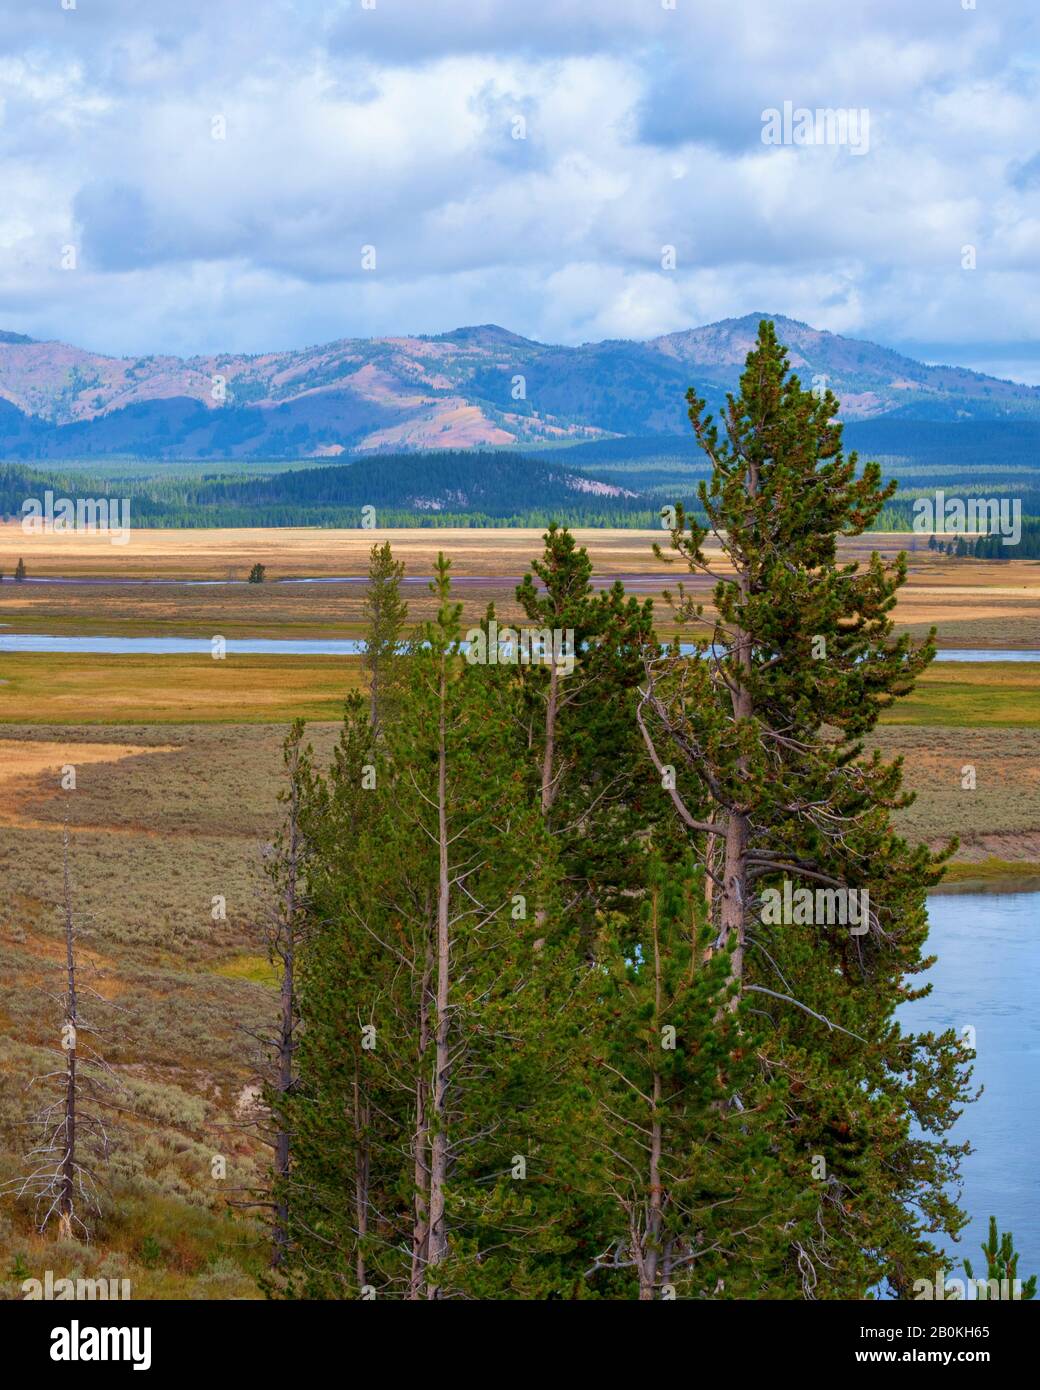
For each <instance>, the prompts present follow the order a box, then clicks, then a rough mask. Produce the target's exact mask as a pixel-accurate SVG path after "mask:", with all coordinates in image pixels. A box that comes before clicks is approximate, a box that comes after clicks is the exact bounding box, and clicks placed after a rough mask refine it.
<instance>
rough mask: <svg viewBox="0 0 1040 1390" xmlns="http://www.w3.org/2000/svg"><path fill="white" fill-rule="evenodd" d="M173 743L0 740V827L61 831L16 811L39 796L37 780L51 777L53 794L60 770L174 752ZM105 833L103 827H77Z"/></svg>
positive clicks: (175, 750)
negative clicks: (28, 800)
mask: <svg viewBox="0 0 1040 1390" xmlns="http://www.w3.org/2000/svg"><path fill="white" fill-rule="evenodd" d="M177 751H178V745H177V744H173V743H170V744H157V745H151V746H144V747H142V746H141V745H140V744H131V743H75V742H71V741H70V742H61V743H57V742H54V743H50V742H42V741H41V742H26V741H22V740H14V739H0V825H4V826H8V827H15V828H17V829H19V830H51V831H57V830H60V829H61V826H60V824H56V823H55V822H54V821H41V820H36V819H34V818H33V817H31V816H28V815H25V814H24V813H23V812H22V811H21V810H20V809H19V803H20V802H21V801H23V800H24V799H25V798H27V797H29V796H33V797H34V798H38V797H39V796H40V794H41V790H42V789H41V787H40V778H41V777H43V776H44V774H47V773H49V774H51V776H52V777H53V786H54V795H55V796H57V795H58V794H59V792H60V791H61V786H60V780H59V775H60V773H61V769H62V768H63V767H68V766H72V767H75V768H76V769H77V770H78V769H79V768H81V767H84V766H87V765H89V764H91V763H115V762H119V761H121V760H122V759H123V758H133V757H138V756H140V755H141V754H142V753H176V752H177ZM79 828H80V829H84V828H89V829H91V830H107V829H109V828H110V827H107V826H90V827H82V826H81V827H79Z"/></svg>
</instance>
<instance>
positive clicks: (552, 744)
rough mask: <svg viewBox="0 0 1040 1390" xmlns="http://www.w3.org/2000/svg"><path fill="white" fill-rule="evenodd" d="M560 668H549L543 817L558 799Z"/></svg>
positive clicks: (543, 759)
mask: <svg viewBox="0 0 1040 1390" xmlns="http://www.w3.org/2000/svg"><path fill="white" fill-rule="evenodd" d="M559 682H560V674H559V668H558V667H557V665H556V662H555V661H554V662H553V663H552V665H551V666H550V667H549V694H548V697H547V699H546V702H545V751H544V753H543V755H542V815H543V816H547V815H548V814H549V812H550V811H551V810H552V804H553V801H554V800H555V799H556V780H555V775H554V774H555V768H554V762H555V759H556V714H557V709H558V704H559V691H560V685H559Z"/></svg>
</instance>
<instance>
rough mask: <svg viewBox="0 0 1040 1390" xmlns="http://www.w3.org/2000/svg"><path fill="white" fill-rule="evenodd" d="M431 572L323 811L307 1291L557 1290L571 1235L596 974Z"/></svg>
mask: <svg viewBox="0 0 1040 1390" xmlns="http://www.w3.org/2000/svg"><path fill="white" fill-rule="evenodd" d="M432 587H433V588H434V592H435V595H436V598H437V601H438V610H437V616H436V619H435V620H434V621H433V622H431V623H428V624H424V625H423V626H422V627H420V629H419V630H418V632H417V633H416V634H415V637H414V639H413V641H412V643H411V645H410V647H409V654H408V659H407V661H406V662H405V663H403V676H402V685H401V699H400V701H399V702H398V704H397V706H396V712H395V713H394V714H393V715H392V716H391V717H388V718H387V719H386V721H385V723H384V725H383V732H382V737H381V740H380V745H379V748H378V749H377V750H376V752H374V753H373V752H372V751H371V749H370V744H369V742H368V738H367V732H368V731H367V729H366V728H365V727H364V724H363V716H362V713H361V710H360V707H359V705H358V704H357V702H355V703H354V704H353V706H352V707H351V708H350V709H349V710H348V720H347V723H346V724H345V726H344V734H343V738H342V740H341V745H340V752H339V755H338V758H337V761H336V763H335V764H334V766H333V769H332V771H331V775H330V777H329V779H328V781H327V782H325V783H323V784H322V785H321V786H319V787H318V788H317V789H316V792H315V800H314V803H313V807H312V810H311V812H310V813H309V815H308V821H307V824H308V826H309V827H311V829H310V830H309V834H310V835H311V836H312V837H313V838H312V843H313V845H314V863H313V865H312V867H311V871H310V876H309V883H308V889H309V895H310V904H311V911H312V913H313V916H314V920H315V923H316V930H315V933H314V935H313V936H312V937H309V939H308V946H307V950H306V952H305V961H304V965H303V983H302V987H301V1011H302V1015H303V1018H304V1022H305V1029H304V1033H303V1036H302V1040H301V1046H300V1052H299V1066H300V1084H299V1088H298V1095H297V1098H296V1100H295V1101H294V1102H293V1104H292V1107H291V1114H292V1120H293V1127H294V1130H295V1131H296V1133H297V1135H298V1136H299V1137H298V1138H297V1141H296V1162H295V1166H294V1174H293V1185H292V1192H293V1194H294V1197H293V1200H292V1201H291V1202H290V1212H291V1213H295V1226H294V1247H295V1250H296V1260H295V1264H294V1277H295V1281H296V1282H295V1287H296V1288H297V1289H299V1290H302V1291H304V1292H307V1293H309V1294H311V1295H312V1296H324V1297H329V1296H357V1295H358V1293H359V1292H360V1291H361V1290H362V1289H364V1288H366V1287H367V1288H370V1289H372V1290H374V1291H375V1293H376V1295H377V1296H391V1297H394V1296H396V1297H405V1298H412V1299H417V1298H441V1297H447V1296H452V1295H457V1294H465V1295H468V1296H480V1297H513V1296H521V1295H525V1294H526V1295H532V1296H538V1295H544V1294H545V1293H546V1292H550V1291H552V1290H553V1289H555V1288H558V1286H559V1281H560V1274H559V1261H560V1252H561V1248H563V1247H565V1246H566V1244H567V1241H568V1239H569V1238H568V1236H567V1234H566V1231H563V1232H562V1234H561V1232H560V1230H558V1229H557V1227H558V1226H559V1225H560V1223H559V1222H558V1221H557V1219H556V1212H557V1209H558V1207H559V1204H560V1203H561V1201H562V1200H563V1199H562V1197H561V1195H560V1194H561V1193H563V1192H564V1190H565V1188H566V1186H567V1185H568V1183H567V1180H566V1174H567V1173H568V1171H570V1172H571V1173H572V1177H571V1182H573V1181H575V1180H576V1170H577V1167H578V1163H579V1153H580V1145H579V1142H578V1138H577V1128H576V1127H577V1126H578V1124H579V1121H580V1115H581V1104H582V1099H581V1096H582V1085H581V1083H580V1080H579V1078H580V1069H579V1068H577V1067H576V1066H575V1065H573V1056H574V1051H575V1049H576V1047H577V1046H578V1045H579V1043H581V1040H582V1033H581V1029H580V1026H579V1020H578V1016H577V1012H576V1008H577V1006H576V1004H575V1003H574V1001H575V1000H576V999H579V998H581V997H582V995H583V992H587V989H588V986H589V984H590V982H591V980H592V975H591V972H590V971H589V970H588V968H587V966H586V965H585V962H584V961H583V960H581V958H580V955H579V953H578V952H577V949H576V945H575V939H574V936H573V933H569V932H568V931H566V930H565V929H563V928H561V927H560V926H559V925H558V923H557V915H558V914H557V913H556V910H555V905H554V903H553V900H552V887H551V874H550V872H549V866H550V864H551V846H550V845H549V843H548V841H547V840H546V838H545V836H544V833H543V831H542V827H541V821H540V815H539V812H538V808H537V807H536V806H534V805H531V804H529V799H528V797H527V780H526V765H525V764H524V763H523V762H520V761H518V760H517V759H516V758H515V757H514V756H513V749H512V748H511V746H510V745H509V744H508V743H507V742H505V741H503V740H502V739H501V738H500V737H499V736H498V733H497V726H496V717H498V716H501V715H503V714H505V715H506V716H508V711H507V710H506V711H503V709H502V704H501V700H502V692H501V690H500V689H499V687H498V686H497V684H496V683H495V682H494V681H493V680H489V679H488V672H489V668H487V667H478V666H473V665H471V664H469V663H467V662H465V661H464V660H463V659H462V658H461V655H460V642H461V632H460V627H459V616H460V606H459V605H458V604H456V603H455V602H454V601H453V600H452V598H451V592H450V583H449V564H448V562H447V561H446V560H444V559H443V557H441V558H439V559H438V564H437V571H436V579H435V582H434V585H433V586H432ZM359 774H360V776H359ZM344 841H349V844H350V853H349V857H348V856H347V855H345V854H344V853H343V852H342V847H343V845H344ZM565 1136H569V1142H567V1143H565V1142H564V1137H565ZM359 1158H360V1161H359ZM297 1193H298V1194H299V1200H297V1199H296V1196H295V1194H297Z"/></svg>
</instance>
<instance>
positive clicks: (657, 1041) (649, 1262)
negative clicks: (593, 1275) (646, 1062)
mask: <svg viewBox="0 0 1040 1390" xmlns="http://www.w3.org/2000/svg"><path fill="white" fill-rule="evenodd" d="M658 904H659V896H658V891H657V889H656V888H655V889H654V896H653V906H652V913H653V916H652V923H653V933H654V1036H653V1038H652V1039H651V1043H650V1047H651V1055H652V1056H653V1058H654V1067H653V1078H654V1079H653V1087H652V1091H651V1099H652V1101H653V1109H652V1111H651V1114H650V1201H649V1204H648V1207H649V1210H648V1216H647V1223H646V1241H645V1254H644V1256H643V1261H642V1266H641V1270H640V1273H641V1276H642V1277H641V1279H640V1286H639V1297H640V1300H641V1301H643V1302H646V1301H647V1300H649V1299H652V1298H653V1296H654V1288H655V1286H656V1284H657V1267H658V1261H659V1260H660V1256H661V1227H662V1202H661V1140H662V1136H661V1073H660V1071H659V1069H658V1066H657V1050H658V1048H660V1046H661V939H660V932H659V922H658V917H657V912H658Z"/></svg>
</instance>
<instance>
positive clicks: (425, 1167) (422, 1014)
mask: <svg viewBox="0 0 1040 1390" xmlns="http://www.w3.org/2000/svg"><path fill="white" fill-rule="evenodd" d="M432 975H433V946H432V943H431V942H428V943H427V948H426V958H425V960H424V961H423V973H422V984H421V988H420V991H419V1050H418V1056H417V1058H416V1062H417V1066H416V1074H415V1076H416V1079H415V1135H414V1138H413V1141H412V1156H413V1162H414V1168H413V1172H414V1179H415V1217H414V1221H413V1224H412V1277H411V1281H410V1283H409V1285H408V1297H409V1299H411V1300H413V1301H414V1300H416V1299H419V1298H422V1296H423V1290H424V1289H425V1286H426V1265H427V1262H428V1260H429V1241H430V1165H429V1162H428V1161H427V1149H428V1145H429V1130H430V1126H429V1119H428V1111H427V1106H426V1084H427V1083H426V1053H427V1050H428V1048H429V1046H430V1010H429V998H430V980H431V977H432Z"/></svg>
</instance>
